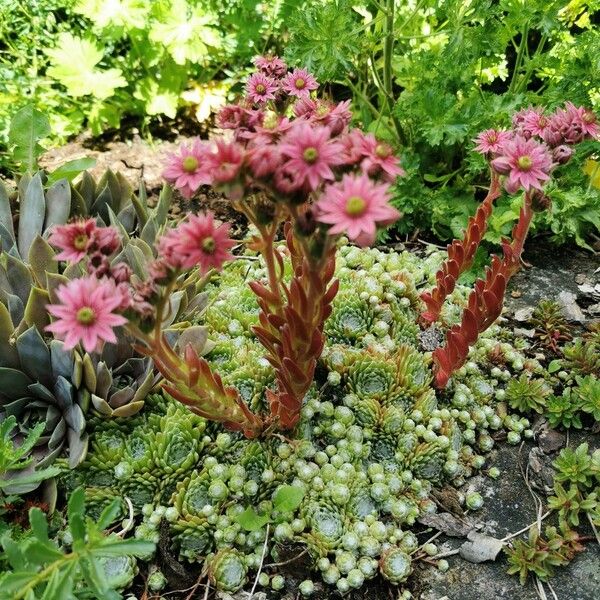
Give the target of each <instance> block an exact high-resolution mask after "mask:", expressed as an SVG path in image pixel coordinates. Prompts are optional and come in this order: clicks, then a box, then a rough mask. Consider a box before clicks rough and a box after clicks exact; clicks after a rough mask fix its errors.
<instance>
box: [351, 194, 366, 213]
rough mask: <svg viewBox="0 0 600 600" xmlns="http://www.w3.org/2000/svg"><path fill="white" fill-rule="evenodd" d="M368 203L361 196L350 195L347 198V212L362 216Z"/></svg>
mask: <svg viewBox="0 0 600 600" xmlns="http://www.w3.org/2000/svg"><path fill="white" fill-rule="evenodd" d="M365 208H367V203H366V202H365V201H364V200H363V199H362V198H361V197H360V196H350V198H348V200H346V213H347V214H349V215H350V216H351V217H360V215H362V214H363V213H364V212H365Z"/></svg>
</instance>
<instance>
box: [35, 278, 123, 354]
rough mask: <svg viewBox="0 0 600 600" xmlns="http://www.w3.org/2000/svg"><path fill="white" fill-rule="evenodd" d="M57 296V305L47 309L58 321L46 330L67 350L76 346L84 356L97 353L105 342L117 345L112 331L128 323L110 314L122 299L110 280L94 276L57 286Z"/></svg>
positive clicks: (50, 305)
mask: <svg viewBox="0 0 600 600" xmlns="http://www.w3.org/2000/svg"><path fill="white" fill-rule="evenodd" d="M56 294H57V296H58V298H59V300H60V304H49V305H47V306H46V308H47V310H48V312H49V313H50V314H51V315H52V316H54V317H57V319H56V320H55V321H54V322H53V323H51V324H50V325H48V326H47V327H46V330H47V331H51V332H52V333H54V334H55V335H56V336H57V337H58V338H59V339H63V340H64V347H65V349H66V350H71V349H72V348H75V346H76V345H77V344H78V343H79V342H81V343H82V344H83V348H84V349H85V351H86V352H95V351H98V350H100V349H101V347H102V344H103V343H104V342H109V343H112V344H114V343H116V341H117V338H116V336H115V333H114V331H113V328H114V327H118V326H120V325H124V324H125V323H127V319H125V317H123V316H121V315H118V314H115V313H114V312H113V311H114V310H115V309H117V308H119V306H121V305H122V303H123V300H124V298H123V293H122V292H120V291H119V290H117V288H116V286H115V284H114V283H113V282H112V281H111V280H109V279H98V278H96V277H94V276H89V277H84V278H82V279H73V280H72V281H69V282H68V283H66V284H64V285H61V286H59V288H58V289H57V291H56Z"/></svg>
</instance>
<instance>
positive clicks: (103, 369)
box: [96, 361, 113, 398]
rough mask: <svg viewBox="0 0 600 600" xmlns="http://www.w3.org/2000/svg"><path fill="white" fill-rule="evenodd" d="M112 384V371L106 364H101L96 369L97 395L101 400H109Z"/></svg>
mask: <svg viewBox="0 0 600 600" xmlns="http://www.w3.org/2000/svg"><path fill="white" fill-rule="evenodd" d="M112 382H113V378H112V375H111V372H110V369H109V368H108V367H107V366H106V364H105V363H104V362H102V361H101V362H99V363H98V366H97V367H96V395H97V396H100V397H101V398H108V393H109V391H110V386H111V385H112Z"/></svg>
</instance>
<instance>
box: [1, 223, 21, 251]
mask: <svg viewBox="0 0 600 600" xmlns="http://www.w3.org/2000/svg"><path fill="white" fill-rule="evenodd" d="M13 235H14V234H13V233H11V232H10V231H9V230H8V229H7V228H6V227H5V226H4V224H3V223H0V250H3V251H4V252H7V253H10V254H12V255H13V256H16V255H18V254H19V252H18V250H16V248H17V246H16V242H15V240H14V238H13Z"/></svg>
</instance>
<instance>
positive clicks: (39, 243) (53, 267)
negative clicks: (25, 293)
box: [27, 235, 58, 288]
mask: <svg viewBox="0 0 600 600" xmlns="http://www.w3.org/2000/svg"><path fill="white" fill-rule="evenodd" d="M54 256H55V254H54V250H53V249H52V246H50V244H49V243H48V242H47V241H46V240H45V239H43V238H42V237H41V236H39V235H38V236H36V238H35V239H34V240H33V243H32V244H31V248H29V255H28V257H27V262H28V263H29V264H30V265H31V270H32V271H33V274H34V276H35V278H36V280H37V283H38V285H39V286H41V287H44V288H45V287H46V273H47V272H48V273H57V272H58V262H57V261H56V260H55V258H54Z"/></svg>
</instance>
